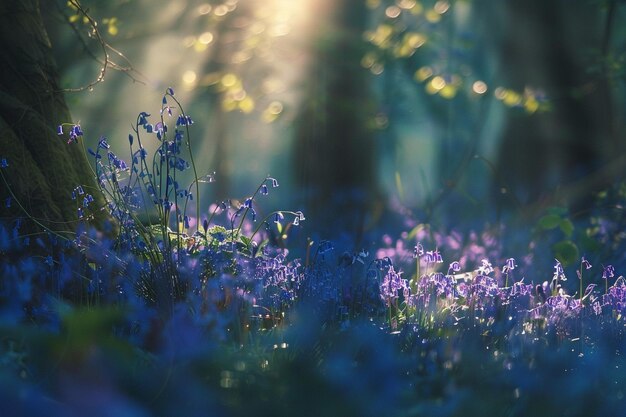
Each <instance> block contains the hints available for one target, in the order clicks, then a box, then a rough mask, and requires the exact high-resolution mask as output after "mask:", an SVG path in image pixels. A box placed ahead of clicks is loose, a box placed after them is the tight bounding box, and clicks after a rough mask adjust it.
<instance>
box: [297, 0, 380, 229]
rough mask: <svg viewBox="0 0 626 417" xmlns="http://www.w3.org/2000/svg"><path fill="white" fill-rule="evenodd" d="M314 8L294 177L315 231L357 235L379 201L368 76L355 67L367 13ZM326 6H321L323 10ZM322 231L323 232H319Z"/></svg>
mask: <svg viewBox="0 0 626 417" xmlns="http://www.w3.org/2000/svg"><path fill="white" fill-rule="evenodd" d="M330 3H331V4H330V5H329V4H324V5H321V4H316V6H320V7H321V8H322V9H324V8H326V9H328V10H329V12H328V13H329V14H330V15H331V16H329V17H328V18H326V17H325V18H324V19H320V21H321V22H323V23H322V25H323V26H322V27H320V28H319V31H318V34H319V35H318V37H317V38H316V39H314V41H315V42H316V43H315V45H314V50H313V52H312V55H313V57H312V59H311V62H312V64H311V69H310V72H309V75H308V77H306V83H307V86H306V92H305V94H304V97H303V100H302V103H301V105H300V113H299V116H298V117H297V119H296V127H295V130H296V133H295V144H294V148H293V149H294V156H293V162H294V175H295V178H296V184H297V187H299V189H300V190H301V191H300V192H301V194H302V195H303V199H304V207H305V208H306V211H307V212H308V213H309V214H310V218H314V219H316V221H317V222H319V227H320V229H321V230H325V229H331V230H332V229H334V228H335V227H336V226H340V227H339V229H335V230H341V231H351V232H355V231H360V230H362V228H363V227H364V224H365V217H366V214H367V211H368V207H370V206H371V205H372V204H373V202H374V201H376V198H377V197H378V186H377V179H376V170H375V149H374V142H373V134H372V131H371V129H369V128H368V126H367V121H368V115H369V114H370V113H371V108H370V107H371V104H372V103H371V96H370V85H369V79H368V77H367V71H366V70H364V69H363V68H362V67H361V65H360V60H361V57H362V55H363V52H364V47H365V44H364V42H363V37H362V34H363V31H364V30H365V27H366V24H367V20H368V15H367V8H366V7H365V2H363V1H362V0H343V1H340V2H330ZM324 6H326V7H324ZM324 226H326V228H324Z"/></svg>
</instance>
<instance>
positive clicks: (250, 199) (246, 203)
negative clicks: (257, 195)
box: [243, 197, 252, 208]
mask: <svg viewBox="0 0 626 417" xmlns="http://www.w3.org/2000/svg"><path fill="white" fill-rule="evenodd" d="M243 205H244V206H245V207H246V208H252V198H250V197H248V198H246V201H245V202H244V203H243Z"/></svg>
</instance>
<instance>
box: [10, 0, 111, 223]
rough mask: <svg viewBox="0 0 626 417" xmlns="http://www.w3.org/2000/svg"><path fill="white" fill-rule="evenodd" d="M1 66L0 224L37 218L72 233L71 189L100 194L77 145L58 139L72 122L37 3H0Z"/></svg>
mask: <svg viewBox="0 0 626 417" xmlns="http://www.w3.org/2000/svg"><path fill="white" fill-rule="evenodd" d="M0 62H2V65H0V158H6V160H7V162H8V167H6V168H4V169H3V170H2V174H3V177H4V179H5V180H6V183H7V184H5V183H2V186H0V190H1V191H0V197H1V198H2V209H1V218H2V219H1V220H2V221H3V222H9V221H11V220H13V219H15V218H16V217H20V218H26V219H28V218H35V219H38V221H39V222H40V223H41V224H43V225H44V226H45V227H48V228H50V229H52V230H66V231H67V230H72V229H73V228H74V227H75V224H76V221H77V219H78V216H77V204H82V200H81V201H72V190H73V189H74V188H75V187H77V186H78V185H81V186H82V187H83V188H84V190H85V192H87V193H90V194H93V195H94V197H96V198H97V199H98V195H99V194H98V192H97V187H96V185H95V182H94V178H93V175H92V174H91V170H90V168H89V164H88V162H87V160H86V157H85V155H84V152H83V149H82V147H81V145H80V144H76V143H73V144H67V143H66V142H67V135H65V136H63V137H60V136H58V135H57V133H56V126H58V125H59V124H61V123H68V122H71V121H72V119H71V116H70V113H69V111H68V108H67V105H66V104H65V100H64V96H63V93H62V91H60V88H59V85H58V75H57V70H56V66H55V63H54V62H53V58H52V52H51V45H50V41H49V39H48V36H47V33H46V30H45V28H44V25H43V22H42V18H41V13H40V9H39V2H38V1H37V0H21V1H7V2H1V3H0ZM7 185H8V186H7ZM11 193H12V194H11ZM12 195H13V196H12ZM7 199H10V200H11V201H10V207H7V206H8V205H9V202H8V201H7ZM16 200H17V201H16ZM98 200H99V203H101V202H102V200H101V199H98ZM97 202H98V201H97ZM20 206H21V207H20ZM32 226H33V224H31V226H30V227H32Z"/></svg>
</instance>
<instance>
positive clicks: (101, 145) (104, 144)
mask: <svg viewBox="0 0 626 417" xmlns="http://www.w3.org/2000/svg"><path fill="white" fill-rule="evenodd" d="M110 147H111V146H109V144H108V143H107V138H105V137H104V136H101V137H100V140H99V141H98V148H100V149H109V148H110Z"/></svg>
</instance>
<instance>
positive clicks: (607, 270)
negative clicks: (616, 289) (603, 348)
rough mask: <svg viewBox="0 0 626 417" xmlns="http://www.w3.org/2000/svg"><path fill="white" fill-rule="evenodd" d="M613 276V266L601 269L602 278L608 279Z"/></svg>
mask: <svg viewBox="0 0 626 417" xmlns="http://www.w3.org/2000/svg"><path fill="white" fill-rule="evenodd" d="M614 276H615V268H614V267H613V265H607V266H605V267H603V268H602V278H604V279H608V278H613V277H614Z"/></svg>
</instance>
